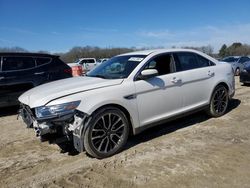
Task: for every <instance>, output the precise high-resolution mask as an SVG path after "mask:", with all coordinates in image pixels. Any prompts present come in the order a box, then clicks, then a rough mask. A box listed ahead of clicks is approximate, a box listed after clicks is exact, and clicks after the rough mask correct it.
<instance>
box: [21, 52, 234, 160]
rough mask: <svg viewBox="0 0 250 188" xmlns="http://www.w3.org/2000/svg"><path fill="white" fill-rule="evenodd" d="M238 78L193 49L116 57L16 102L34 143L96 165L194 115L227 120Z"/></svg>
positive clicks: (40, 87) (225, 64)
mask: <svg viewBox="0 0 250 188" xmlns="http://www.w3.org/2000/svg"><path fill="white" fill-rule="evenodd" d="M234 92H235V88H234V74H233V72H232V68H231V66H230V65H229V64H227V63H220V62H218V61H217V60H215V59H213V58H212V57H210V56H208V55H206V54H203V53H201V52H198V51H195V50H189V49H169V50H166V49H163V50H148V51H139V52H132V53H127V54H122V55H118V56H116V57H113V58H111V59H110V60H109V61H106V62H104V63H102V64H101V65H100V66H98V67H96V68H95V69H94V70H93V71H91V72H89V73H88V74H87V75H86V76H85V77H75V78H69V79H64V80H61V81H56V82H52V83H48V84H44V85H41V86H38V87H36V88H34V89H31V90H29V91H27V92H26V93H24V94H23V95H22V96H21V97H19V101H20V102H21V104H22V108H21V109H20V114H21V116H22V119H23V120H24V122H25V123H26V124H27V126H28V127H33V128H34V129H35V131H36V134H37V136H39V137H40V138H41V139H42V140H46V139H47V140H48V141H50V142H52V143H58V144H59V145H64V144H65V145H67V144H68V145H69V144H71V143H72V147H74V148H75V149H76V150H77V151H79V152H82V151H84V150H86V152H87V153H88V154H89V155H91V156H93V157H96V158H105V157H109V156H111V155H114V154H116V153H117V152H119V151H120V150H121V149H122V148H123V147H124V145H125V144H126V142H127V139H128V135H129V134H134V135H135V134H138V133H140V132H142V131H143V130H145V129H147V128H149V127H152V126H155V125H157V124H160V123H163V122H166V121H169V120H171V119H173V118H177V117H180V116H183V115H187V114H189V113H190V112H195V111H197V110H206V112H207V113H208V114H209V115H210V116H212V117H219V116H222V115H223V114H224V113H225V112H226V110H227V107H228V103H229V99H230V98H232V96H233V95H234Z"/></svg>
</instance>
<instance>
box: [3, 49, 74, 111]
mask: <svg viewBox="0 0 250 188" xmlns="http://www.w3.org/2000/svg"><path fill="white" fill-rule="evenodd" d="M0 62H1V63H0V107H6V106H13V105H17V104H19V102H18V97H19V96H20V95H21V94H22V93H23V92H25V91H27V90H29V89H31V88H33V87H35V86H38V85H41V84H43V83H47V82H50V81H54V80H59V79H63V78H69V77H72V74H71V69H70V67H69V66H68V65H67V64H65V63H64V62H63V61H61V60H60V59H59V57H58V56H54V55H49V54H38V53H0Z"/></svg>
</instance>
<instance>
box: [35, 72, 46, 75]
mask: <svg viewBox="0 0 250 188" xmlns="http://www.w3.org/2000/svg"><path fill="white" fill-rule="evenodd" d="M44 73H45V72H35V73H34V74H35V75H41V74H44Z"/></svg>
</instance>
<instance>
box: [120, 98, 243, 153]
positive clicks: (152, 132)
mask: <svg viewBox="0 0 250 188" xmlns="http://www.w3.org/2000/svg"><path fill="white" fill-rule="evenodd" d="M240 103H241V101H240V100H239V99H232V100H230V103H229V105H228V109H227V112H226V114H227V113H229V112H230V111H232V110H233V109H235V108H237V107H238V106H239V105H240ZM210 118H211V117H209V116H208V115H207V114H206V113H204V111H201V112H197V113H194V114H192V115H188V116H185V117H182V118H179V119H176V120H173V121H170V122H168V123H164V124H160V125H157V126H155V127H152V128H149V129H147V130H145V131H143V132H142V133H140V134H138V135H135V136H131V137H130V138H129V140H128V143H127V144H126V146H125V149H124V150H127V149H129V148H131V147H134V146H136V145H138V144H140V143H143V142H147V141H149V140H152V139H154V138H157V137H160V136H163V135H166V134H170V133H172V132H175V131H177V130H180V129H183V128H186V127H189V126H196V125H198V123H201V122H204V121H207V120H208V119H210Z"/></svg>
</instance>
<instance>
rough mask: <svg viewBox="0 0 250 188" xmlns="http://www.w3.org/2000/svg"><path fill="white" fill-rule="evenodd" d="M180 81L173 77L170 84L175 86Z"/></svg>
mask: <svg viewBox="0 0 250 188" xmlns="http://www.w3.org/2000/svg"><path fill="white" fill-rule="evenodd" d="M181 81H182V80H181V79H180V78H176V77H173V78H172V80H171V82H172V83H175V84H176V83H180V82H181Z"/></svg>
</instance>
